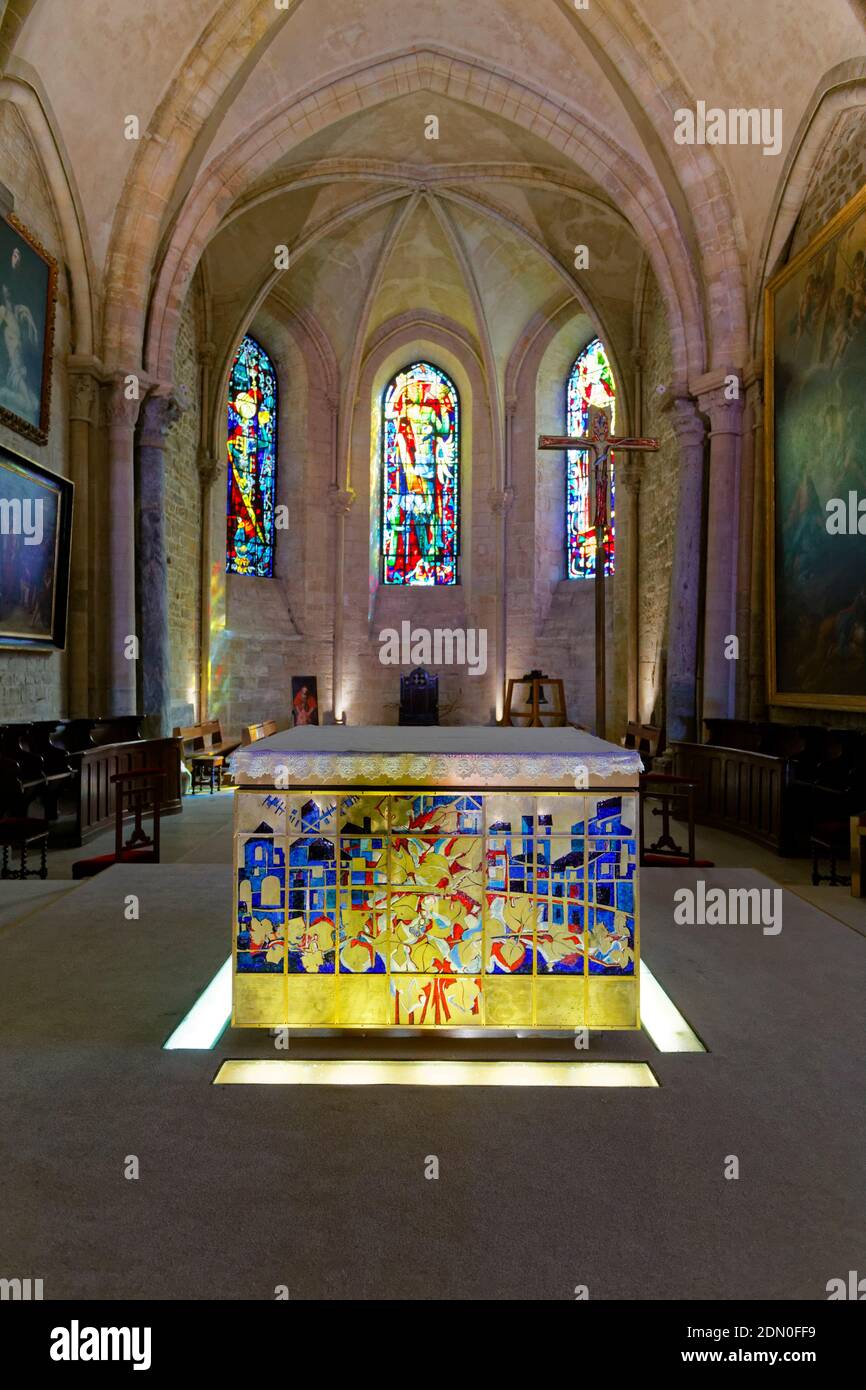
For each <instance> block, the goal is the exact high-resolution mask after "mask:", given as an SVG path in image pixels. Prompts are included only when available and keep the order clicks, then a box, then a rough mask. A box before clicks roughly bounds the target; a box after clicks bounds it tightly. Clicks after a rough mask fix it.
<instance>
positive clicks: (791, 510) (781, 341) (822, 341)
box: [764, 188, 866, 710]
mask: <svg viewBox="0 0 866 1390" xmlns="http://www.w3.org/2000/svg"><path fill="white" fill-rule="evenodd" d="M764 311H765V325H766V371H765V406H766V416H765V420H766V433H765V438H766V450H767V459H766V463H767V469H766V476H767V530H768V534H767V592H768V621H767V639H768V641H767V646H768V651H767V657H768V660H767V671H768V678H769V700H770V703H771V704H777V705H801V706H811V707H812V708H815V709H850V710H860V709H866V188H864V189H862V190H861V192H860V193H859V194H858V195H857V196H856V197H855V198H853V199H852V200H851V202H850V203H848V204H847V206H846V207H844V208H843V209H842V210H841V212H839V213H838V214H837V215H836V216H835V217H834V218H833V219H832V221H830V222H829V223H828V224H827V226H826V227H825V228H824V229H823V230H822V231H821V232H820V234H819V235H818V236H817V237H816V238H815V239H814V240H813V241H812V242H810V244H809V245H808V246H807V247H806V248H805V249H804V250H803V251H802V252H800V253H799V254H798V255H797V256H796V257H794V258H793V260H791V262H790V263H789V264H788V265H786V266H785V268H784V269H783V270H782V271H780V272H779V274H778V275H776V276H775V277H774V278H773V280H771V281H770V283H769V285H768V287H767V291H766V297H765V303H764Z"/></svg>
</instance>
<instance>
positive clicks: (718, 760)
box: [671, 743, 789, 853]
mask: <svg viewBox="0 0 866 1390" xmlns="http://www.w3.org/2000/svg"><path fill="white" fill-rule="evenodd" d="M671 748H672V750H673V755H674V772H675V773H676V775H677V776H678V777H688V778H689V779H690V780H691V781H694V782H696V783H697V784H698V790H697V792H696V794H695V819H696V821H697V822H698V823H699V824H700V825H711V826H715V827H717V828H718V829H720V830H730V831H733V832H734V834H737V835H745V836H747V837H748V838H749V839H751V840H756V841H757V842H758V843H759V844H762V845H766V846H767V847H768V849H774V850H776V852H777V853H784V852H785V850H786V838H787V837H786V827H785V817H784V805H785V800H784V792H785V786H786V784H787V779H788V775H789V772H788V769H789V763H788V760H787V759H786V758H777V757H772V756H771V755H769V754H766V753H752V752H749V751H748V750H746V749H741V748H719V747H716V746H715V745H714V744H710V743H672V744H671Z"/></svg>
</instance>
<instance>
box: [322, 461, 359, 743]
mask: <svg viewBox="0 0 866 1390" xmlns="http://www.w3.org/2000/svg"><path fill="white" fill-rule="evenodd" d="M354 501H355V493H354V491H353V489H352V488H340V487H337V486H336V484H333V483H332V484H331V486H330V487H329V489H328V503H329V506H330V508H331V511H332V513H333V515H334V519H335V526H336V531H337V535H336V544H335V546H334V555H335V559H336V563H335V566H334V654H333V698H332V703H333V710H334V719H335V720H336V722H337V723H338V724H339V723H342V722H343V720H344V719H345V714H346V711H345V709H344V707H343V670H344V661H345V652H344V635H343V634H344V629H345V621H344V618H345V611H346V517H347V516H348V515H349V512H350V511H351V509H352V503H353V502H354Z"/></svg>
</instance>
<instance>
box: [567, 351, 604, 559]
mask: <svg viewBox="0 0 866 1390" xmlns="http://www.w3.org/2000/svg"><path fill="white" fill-rule="evenodd" d="M566 397H567V399H566V408H567V422H566V424H567V432H568V433H569V434H571V435H586V434H587V433H588V431H589V411H590V407H591V406H606V407H610V425H611V433H613V432H614V430H615V428H616V387H615V386H614V380H613V372H612V371H611V368H610V361H609V359H608V356H607V353H606V352H605V349H604V347H603V345H602V343H601V341H600V339H598V338H595V339H594V340H593V341H592V342H591V343H589V344H588V346H587V347H585V348H584V350H583V352H582V353H581V354H580V356H579V357H578V358H577V361H576V362H575V364H574V366H573V367H572V369H571V373H570V375H569V378H568V384H567V387H566ZM567 460H568V462H567V469H566V527H565V535H566V563H567V570H566V573H567V575H568V578H569V579H588V578H590V577H591V576H593V575H594V574H595V552H596V534H595V532H596V515H597V508H596V502H597V499H596V496H595V484H594V479H593V468H592V461H591V455H590V454H589V453H586V452H584V451H583V450H579V449H570V450H569V451H568V455H567ZM610 461H611V495H610V519H609V525H608V527H607V528H606V530H605V535H604V572H605V574H613V572H614V552H615V545H614V517H615V510H616V493H615V490H614V481H613V467H612V465H613V454H611V456H610Z"/></svg>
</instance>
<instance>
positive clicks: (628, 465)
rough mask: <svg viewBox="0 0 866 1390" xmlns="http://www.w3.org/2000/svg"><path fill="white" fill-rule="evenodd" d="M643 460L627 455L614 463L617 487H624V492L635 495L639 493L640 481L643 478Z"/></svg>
mask: <svg viewBox="0 0 866 1390" xmlns="http://www.w3.org/2000/svg"><path fill="white" fill-rule="evenodd" d="M643 462H644V461H643V459H642V458H635V457H634V455H632V457H631V458H629V457H628V456H627V455H626V457H624V458H619V459H617V461H616V482H617V487H624V488H625V490H626V492H629V493H633V494H636V493H638V492H640V480H641V477H642V476H643Z"/></svg>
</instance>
